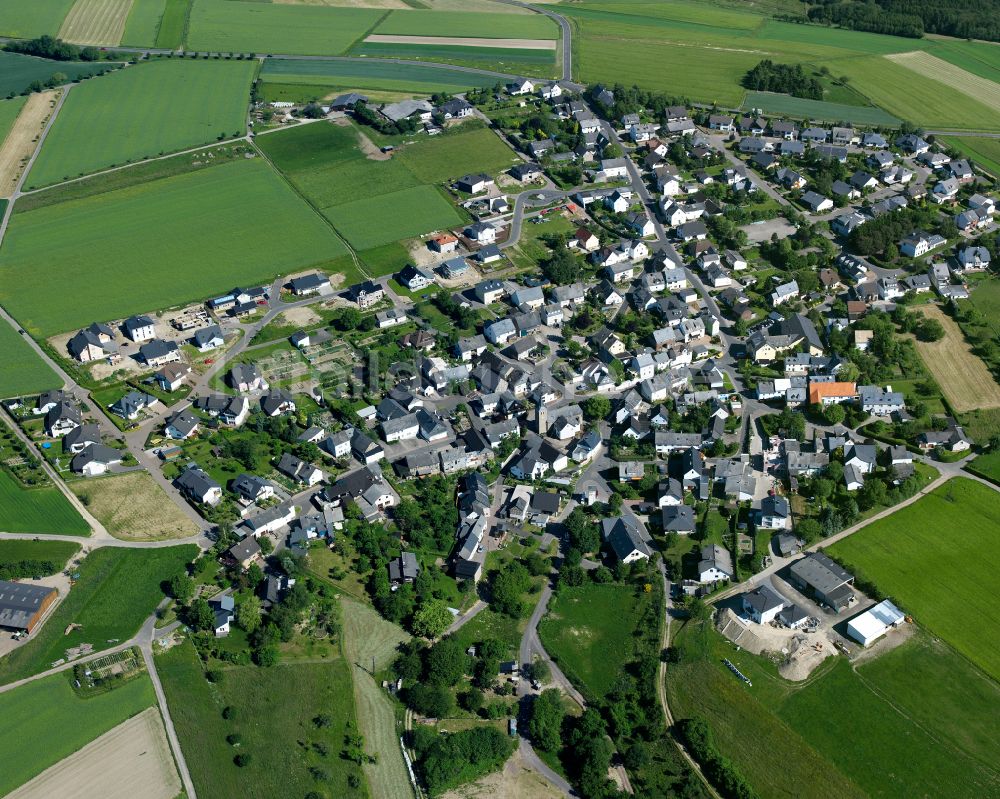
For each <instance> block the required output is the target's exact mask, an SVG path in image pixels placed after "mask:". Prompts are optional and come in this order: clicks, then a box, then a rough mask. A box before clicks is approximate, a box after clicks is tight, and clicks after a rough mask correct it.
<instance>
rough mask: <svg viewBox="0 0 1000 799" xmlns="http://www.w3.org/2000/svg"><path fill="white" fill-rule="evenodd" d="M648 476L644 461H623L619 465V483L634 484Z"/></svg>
mask: <svg viewBox="0 0 1000 799" xmlns="http://www.w3.org/2000/svg"><path fill="white" fill-rule="evenodd" d="M645 474H646V467H645V465H644V464H643V463H642V461H621V462H620V463H619V464H618V482H619V483H634V482H636V481H638V480H641V479H642V478H643V477H644V476H645Z"/></svg>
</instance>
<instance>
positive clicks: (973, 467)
mask: <svg viewBox="0 0 1000 799" xmlns="http://www.w3.org/2000/svg"><path fill="white" fill-rule="evenodd" d="M965 468H966V469H968V470H969V471H970V472H972V473H973V474H978V475H979V476H980V477H985V478H986V479H987V480H992V481H993V482H994V483H997V484H1000V450H990V451H989V452H984V453H983V454H982V455H977V456H976V457H975V458H974V459H973V460H972V463H970V464H969V465H968V466H966V467H965Z"/></svg>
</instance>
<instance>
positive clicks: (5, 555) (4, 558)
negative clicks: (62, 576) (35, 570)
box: [0, 539, 80, 577]
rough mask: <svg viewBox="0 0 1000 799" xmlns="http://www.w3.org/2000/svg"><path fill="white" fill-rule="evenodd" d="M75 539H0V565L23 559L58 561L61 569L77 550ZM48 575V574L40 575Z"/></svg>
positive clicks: (22, 560) (59, 569)
mask: <svg viewBox="0 0 1000 799" xmlns="http://www.w3.org/2000/svg"><path fill="white" fill-rule="evenodd" d="M79 551H80V545H79V544H77V543H76V542H75V541H51V540H49V541H27V540H25V541H18V540H13V539H12V540H7V541H0V567H2V566H5V565H10V564H14V563H21V562H24V561H35V562H40V563H41V562H51V563H58V564H60V565H59V568H58V569H56V571H61V570H62V568H63V567H64V566H65V564H67V563H68V562H69V559H70V558H72V557H73V556H74V555H75V554H76V553H77V552H79ZM42 576H45V577H48V576H49V575H42Z"/></svg>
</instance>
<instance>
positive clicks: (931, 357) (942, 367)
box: [914, 305, 1000, 413]
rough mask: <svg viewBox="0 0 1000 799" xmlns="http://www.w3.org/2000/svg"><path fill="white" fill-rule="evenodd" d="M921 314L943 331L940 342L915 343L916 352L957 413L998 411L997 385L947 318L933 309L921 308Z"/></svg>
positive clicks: (928, 307) (935, 308)
mask: <svg viewBox="0 0 1000 799" xmlns="http://www.w3.org/2000/svg"><path fill="white" fill-rule="evenodd" d="M918 310H919V311H920V313H922V314H924V316H927V317H929V318H931V319H936V320H937V321H938V322H940V323H941V325H942V326H943V327H944V330H945V335H944V338H943V339H941V340H940V341H919V340H918V341H915V342H914V344H915V345H916V348H917V352H918V353H919V354H920V357H921V358H922V359H923V361H924V364H925V365H926V366H927V369H928V371H929V372H930V373H931V374H932V375H933V376H934V379H935V380H936V381H937V383H938V385H939V386H941V390H942V391H943V392H944V395H945V396H946V397H947V398H948V402H950V403H951V406H952V407H953V408H954V409H955V411H956V412H957V413H963V412H965V411H973V410H976V409H982V408H1000V385H998V384H997V381H996V380H994V379H993V375H992V374H990V370H989V369H987V368H986V364H985V363H983V361H982V359H981V358H979V357H977V356H976V355H975V354H973V352H972V348H971V347H970V346H969V343H968V342H967V341H966V340H965V337H964V336H963V335H962V330H961V328H960V327H959V326H958V324H957V323H956V322H955V320H954V319H952V318H951V317H950V316H948V315H947V314H945V313H944V312H943V311H942V310H941V309H940V308H938V307H937V306H936V305H922V306H920V308H919V309H918Z"/></svg>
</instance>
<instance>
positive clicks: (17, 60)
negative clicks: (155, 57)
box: [0, 0, 117, 97]
mask: <svg viewBox="0 0 1000 799" xmlns="http://www.w3.org/2000/svg"><path fill="white" fill-rule="evenodd" d="M2 3H3V0H0V7H2ZM26 5H28V4H26ZM2 19H4V15H3V12H2V11H0V20H2ZM114 66H117V65H115V64H109V63H107V62H103V63H102V62H92V61H91V62H87V61H50V60H49V59H47V58H35V57H34V56H30V55H21V54H20V53H7V52H3V51H0V97H6V96H7V95H8V94H19V93H21V92H23V91H24V90H25V89H26V88H28V86H29V85H30V84H31V83H33V82H34V81H36V80H40V81H42V82H43V83H44V82H45V81H47V80H48V79H49V78H51V77H52V76H53V75H55V74H56V73H57V72H61V73H63V74H64V75H65V76H66V77H67V78H69V79H70V80H75V79H76V78H79V77H82V76H86V75H94V74H96V73H98V72H104V71H105V70H107V69H110V68H112V67H114Z"/></svg>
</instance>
